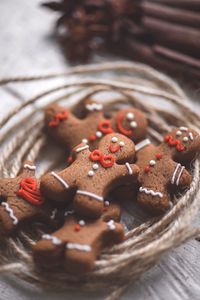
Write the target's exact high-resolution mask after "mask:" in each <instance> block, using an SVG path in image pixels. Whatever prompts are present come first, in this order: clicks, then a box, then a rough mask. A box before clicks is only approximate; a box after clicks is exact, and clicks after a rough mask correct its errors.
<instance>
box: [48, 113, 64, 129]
mask: <svg viewBox="0 0 200 300" xmlns="http://www.w3.org/2000/svg"><path fill="white" fill-rule="evenodd" d="M67 118H68V111H67V110H65V111H62V112H59V113H56V114H55V116H54V118H53V119H52V120H51V121H49V127H57V126H58V125H59V124H60V122H61V121H64V120H66V119H67Z"/></svg>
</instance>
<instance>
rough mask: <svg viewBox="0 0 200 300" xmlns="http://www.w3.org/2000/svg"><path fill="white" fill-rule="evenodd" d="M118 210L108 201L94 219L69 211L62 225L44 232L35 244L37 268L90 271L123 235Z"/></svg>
mask: <svg viewBox="0 0 200 300" xmlns="http://www.w3.org/2000/svg"><path fill="white" fill-rule="evenodd" d="M119 214H120V213H119V208H118V211H117V207H115V208H113V207H112V205H110V206H109V207H108V209H107V211H106V212H105V213H104V214H103V215H102V216H101V218H99V219H97V220H89V219H81V218H80V217H78V216H77V215H75V214H73V215H71V214H70V215H68V216H67V217H66V219H65V223H64V225H63V227H62V228H60V229H59V230H58V231H56V232H54V233H53V234H52V235H49V234H45V235H43V236H42V240H40V241H39V242H38V243H37V244H36V245H35V246H34V249H33V254H34V261H35V262H36V263H37V265H38V266H39V267H40V268H41V267H43V268H48V269H53V268H54V267H55V266H57V267H61V268H63V267H64V269H65V270H66V271H67V272H71V273H72V272H73V273H75V274H84V273H87V272H89V271H91V270H92V269H93V268H94V265H95V260H96V258H97V257H98V256H99V255H100V253H101V251H102V250H103V249H104V248H105V247H108V246H111V245H114V244H116V243H119V242H121V241H123V239H124V232H123V227H122V225H121V224H119V223H117V222H116V221H115V220H116V218H117V219H118V216H119Z"/></svg>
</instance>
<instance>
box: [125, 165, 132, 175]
mask: <svg viewBox="0 0 200 300" xmlns="http://www.w3.org/2000/svg"><path fill="white" fill-rule="evenodd" d="M125 166H126V167H127V169H128V173H129V175H132V174H133V170H132V169H131V166H130V164H129V163H128V162H126V163H125Z"/></svg>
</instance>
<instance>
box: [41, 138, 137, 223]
mask: <svg viewBox="0 0 200 300" xmlns="http://www.w3.org/2000/svg"><path fill="white" fill-rule="evenodd" d="M73 153H75V159H74V161H73V162H72V164H71V165H70V166H69V167H67V168H66V169H64V170H63V171H61V172H58V173H56V172H51V173H49V174H47V175H44V176H43V177H42V178H41V192H42V194H43V195H44V196H45V197H47V198H49V199H52V200H55V201H63V202H64V201H67V202H69V201H70V199H71V197H72V196H73V198H74V199H73V205H74V209H75V211H76V212H77V213H78V214H80V215H83V216H86V217H91V218H97V217H99V216H100V215H101V213H102V210H103V207H104V199H105V196H106V195H107V193H108V192H109V191H110V190H111V189H113V188H115V187H117V186H119V185H123V183H127V182H129V183H132V184H134V183H135V182H136V181H137V177H138V174H139V168H138V167H137V166H136V165H134V164H130V163H129V162H132V161H133V159H134V154H135V146H134V143H133V142H132V141H131V140H130V139H128V138H127V137H125V136H123V135H121V134H116V133H115V134H114V133H113V134H109V135H106V136H104V138H103V139H102V140H101V141H100V143H99V147H98V149H95V150H93V151H92V152H91V151H90V150H89V146H88V145H85V144H83V143H82V144H80V145H79V146H77V147H75V148H74V150H73Z"/></svg>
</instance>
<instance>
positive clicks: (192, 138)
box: [189, 132, 194, 141]
mask: <svg viewBox="0 0 200 300" xmlns="http://www.w3.org/2000/svg"><path fill="white" fill-rule="evenodd" d="M189 138H190V140H191V141H193V140H194V136H193V134H192V132H190V133H189Z"/></svg>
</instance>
